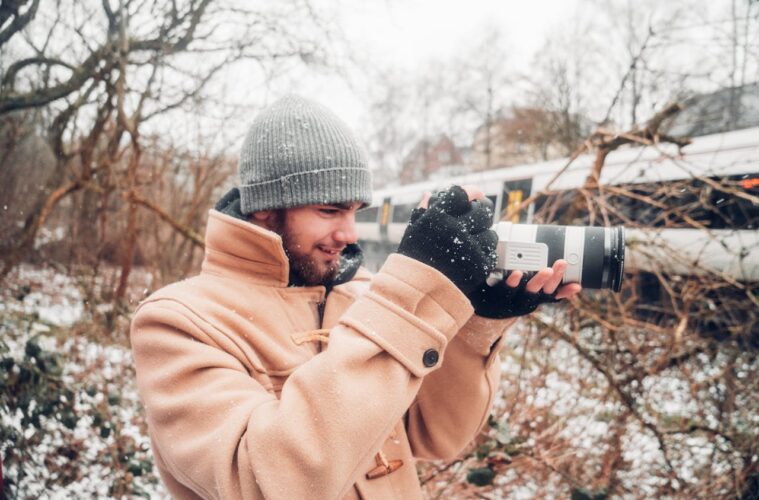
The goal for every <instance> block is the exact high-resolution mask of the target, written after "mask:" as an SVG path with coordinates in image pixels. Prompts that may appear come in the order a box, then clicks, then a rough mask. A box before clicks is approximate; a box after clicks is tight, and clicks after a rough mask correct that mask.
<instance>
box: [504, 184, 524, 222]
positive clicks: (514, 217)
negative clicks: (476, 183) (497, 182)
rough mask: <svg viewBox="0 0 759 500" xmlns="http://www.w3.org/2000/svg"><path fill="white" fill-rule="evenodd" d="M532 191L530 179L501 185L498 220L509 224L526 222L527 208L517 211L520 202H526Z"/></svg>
mask: <svg viewBox="0 0 759 500" xmlns="http://www.w3.org/2000/svg"><path fill="white" fill-rule="evenodd" d="M531 191H532V179H519V180H514V181H506V182H504V183H503V197H502V201H501V213H500V214H499V217H498V219H499V220H502V221H511V222H526V221H527V207H524V208H522V209H521V210H519V207H520V206H521V205H522V202H523V201H524V200H526V199H527V198H528V197H529V196H530V193H531Z"/></svg>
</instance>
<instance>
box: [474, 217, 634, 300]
mask: <svg viewBox="0 0 759 500" xmlns="http://www.w3.org/2000/svg"><path fill="white" fill-rule="evenodd" d="M493 230H494V231H495V232H496V234H498V247H497V248H496V253H497V254H498V264H497V265H496V271H495V272H494V273H492V274H491V275H490V277H489V278H488V283H489V284H491V285H492V284H494V283H495V282H497V281H498V280H501V279H503V277H504V275H505V272H506V271H516V270H519V271H527V272H529V271H539V270H541V269H543V268H546V267H550V266H552V265H553V263H554V262H556V261H557V260H558V259H564V260H566V261H567V264H568V265H567V270H566V272H565V273H564V278H563V280H562V283H579V284H580V285H582V287H583V288H591V289H606V288H608V289H611V290H613V291H615V292H619V291H620V289H621V288H622V277H623V273H624V268H625V228H624V227H622V226H617V227H589V226H588V227H586V226H552V225H544V224H513V223H511V222H499V223H497V224H495V226H493Z"/></svg>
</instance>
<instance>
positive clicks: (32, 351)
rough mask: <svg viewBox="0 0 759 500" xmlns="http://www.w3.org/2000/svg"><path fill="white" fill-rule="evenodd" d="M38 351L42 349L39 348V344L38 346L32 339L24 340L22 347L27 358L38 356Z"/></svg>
mask: <svg viewBox="0 0 759 500" xmlns="http://www.w3.org/2000/svg"><path fill="white" fill-rule="evenodd" d="M40 351H42V349H40V346H38V345H37V343H36V342H35V341H34V340H31V339H30V340H28V341H27V342H26V347H25V348H24V352H25V353H26V356H27V357H28V358H35V357H37V356H39V354H40Z"/></svg>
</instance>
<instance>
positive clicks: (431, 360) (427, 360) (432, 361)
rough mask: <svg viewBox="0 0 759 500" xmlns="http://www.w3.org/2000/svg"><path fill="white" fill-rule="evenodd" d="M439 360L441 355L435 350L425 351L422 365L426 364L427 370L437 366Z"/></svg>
mask: <svg viewBox="0 0 759 500" xmlns="http://www.w3.org/2000/svg"><path fill="white" fill-rule="evenodd" d="M438 359H440V355H439V354H438V353H437V351H436V350H435V349H427V350H426V351H424V356H422V363H424V366H426V367H427V368H430V367H432V366H435V365H436V364H437V360H438Z"/></svg>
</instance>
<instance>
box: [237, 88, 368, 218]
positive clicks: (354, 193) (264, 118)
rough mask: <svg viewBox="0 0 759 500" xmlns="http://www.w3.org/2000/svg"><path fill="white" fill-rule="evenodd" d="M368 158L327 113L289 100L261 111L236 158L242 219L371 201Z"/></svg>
mask: <svg viewBox="0 0 759 500" xmlns="http://www.w3.org/2000/svg"><path fill="white" fill-rule="evenodd" d="M371 196H372V191H371V174H370V172H369V167H368V165H367V160H366V154H365V152H364V150H363V148H362V147H361V145H360V144H359V143H358V141H357V140H356V138H355V137H354V136H353V134H352V133H351V132H350V130H348V127H347V126H346V125H345V124H344V123H343V122H342V121H340V119H339V118H338V117H337V116H336V115H335V114H333V113H332V112H331V111H330V110H328V109H327V108H325V107H324V106H321V105H319V104H317V103H315V102H313V101H309V100H307V99H304V98H302V97H298V96H294V95H290V96H287V97H284V98H282V99H280V100H278V101H276V102H275V103H274V104H272V105H271V106H270V107H268V108H267V109H265V110H264V111H263V112H261V114H260V115H258V116H257V117H256V119H255V120H254V121H253V124H252V125H251V126H250V129H249V130H248V134H247V136H246V137H245V142H244V143H243V146H242V152H241V154H240V197H241V208H242V212H243V213H244V214H249V213H251V212H258V211H260V210H270V209H275V208H291V207H297V206H302V205H315V204H330V203H345V202H351V201H361V202H364V203H370V202H371Z"/></svg>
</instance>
